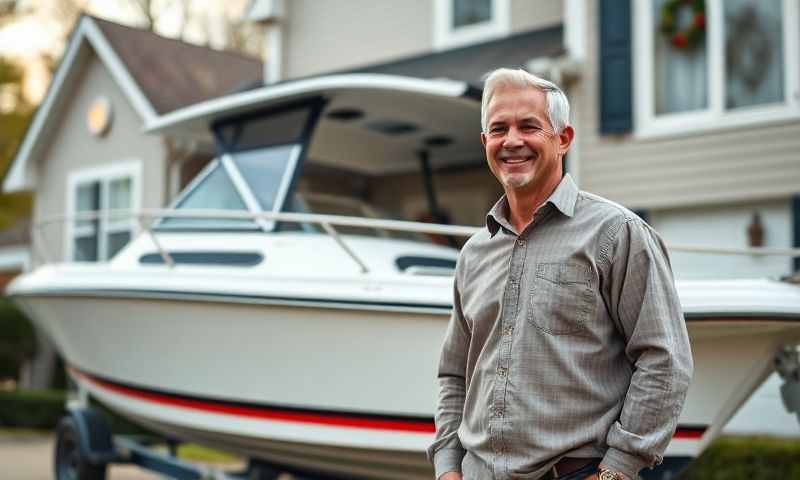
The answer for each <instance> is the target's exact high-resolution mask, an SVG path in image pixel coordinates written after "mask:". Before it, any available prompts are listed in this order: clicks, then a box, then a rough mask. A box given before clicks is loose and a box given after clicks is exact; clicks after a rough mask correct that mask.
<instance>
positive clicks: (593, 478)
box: [583, 473, 600, 480]
mask: <svg viewBox="0 0 800 480" xmlns="http://www.w3.org/2000/svg"><path fill="white" fill-rule="evenodd" d="M583 480H600V477H599V476H598V475H597V474H596V473H593V474H591V475H589V476H588V477H586V478H584V479H583Z"/></svg>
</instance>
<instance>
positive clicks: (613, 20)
mask: <svg viewBox="0 0 800 480" xmlns="http://www.w3.org/2000/svg"><path fill="white" fill-rule="evenodd" d="M599 18H600V133H601V134H604V135H605V134H610V133H625V132H629V131H631V130H632V129H633V98H632V97H633V89H632V88H631V81H632V80H631V77H632V68H631V64H632V58H631V0H600V16H599Z"/></svg>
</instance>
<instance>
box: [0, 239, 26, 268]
mask: <svg viewBox="0 0 800 480" xmlns="http://www.w3.org/2000/svg"><path fill="white" fill-rule="evenodd" d="M30 264H31V251H30V248H29V247H28V246H27V245H14V246H8V247H0V272H14V271H20V272H26V271H28V268H29V267H30Z"/></svg>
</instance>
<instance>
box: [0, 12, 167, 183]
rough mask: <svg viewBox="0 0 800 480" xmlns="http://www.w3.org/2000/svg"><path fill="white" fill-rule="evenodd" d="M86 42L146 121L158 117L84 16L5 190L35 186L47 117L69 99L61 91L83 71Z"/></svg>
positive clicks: (17, 158)
mask: <svg viewBox="0 0 800 480" xmlns="http://www.w3.org/2000/svg"><path fill="white" fill-rule="evenodd" d="M84 41H86V42H88V44H89V45H90V46H91V47H92V48H93V49H94V51H95V52H96V53H97V56H98V58H100V60H101V61H102V62H103V64H104V65H105V66H106V68H108V70H109V71H110V73H111V76H112V78H114V80H115V81H116V82H117V84H118V85H119V87H120V88H121V89H122V92H123V94H125V96H126V97H127V98H128V100H129V101H130V102H131V104H132V105H133V107H134V109H135V110H136V111H137V113H139V115H140V116H141V117H142V119H143V120H144V122H145V124H146V123H148V122H151V121H153V119H154V118H155V117H157V116H158V115H157V113H156V112H155V110H154V109H153V106H152V105H151V104H150V102H149V101H148V100H147V98H146V97H145V96H144V94H143V93H142V91H141V89H139V86H138V85H137V84H136V82H135V81H134V80H133V77H131V75H130V72H128V70H127V69H126V68H125V65H124V64H123V63H122V61H121V60H120V59H119V56H117V54H116V52H114V49H113V48H111V46H110V45H109V43H108V41H107V40H106V38H105V37H104V36H103V34H102V32H101V31H100V28H99V27H98V26H97V24H96V23H95V22H94V20H93V19H92V18H91V17H83V18H81V20H80V23H79V24H78V26H77V27H76V29H75V31H74V32H73V34H72V37H71V39H70V42H69V45H68V46H67V50H66V53H65V54H64V58H63V60H62V61H61V62H60V63H59V65H58V69H57V70H56V73H55V75H54V76H53V81H52V83H51V84H50V87H49V88H48V91H47V95H46V96H45V98H44V100H43V101H42V103H41V105H40V106H39V108H37V109H36V113H35V114H34V117H33V121H32V122H31V126H30V128H29V129H28V131H27V132H26V133H25V137H24V138H23V139H22V144H21V145H20V147H19V150H18V151H17V155H16V156H15V157H14V159H13V161H12V164H11V168H10V170H9V172H8V175H7V176H6V178H5V179H4V181H3V191H5V192H15V191H20V190H29V189H32V188H34V187H35V186H36V178H35V174H34V173H35V165H34V162H32V161H31V156H32V155H33V151H34V149H35V148H36V147H37V146H38V143H39V142H38V140H39V137H40V135H41V134H42V133H43V131H44V129H45V127H46V125H47V122H48V120H50V119H51V118H55V117H56V115H54V112H53V109H55V108H57V107H58V106H60V104H62V103H63V102H65V101H68V99H67V98H64V97H62V95H61V93H62V90H63V88H64V87H65V84H66V83H67V82H68V81H69V80H70V79H71V78H73V77H74V76H75V75H77V73H78V71H79V70H80V69H78V68H77V66H76V63H80V62H78V59H79V58H80V57H81V55H80V54H81V51H82V48H81V47H83V45H84Z"/></svg>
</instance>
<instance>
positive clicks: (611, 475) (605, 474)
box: [597, 468, 625, 480]
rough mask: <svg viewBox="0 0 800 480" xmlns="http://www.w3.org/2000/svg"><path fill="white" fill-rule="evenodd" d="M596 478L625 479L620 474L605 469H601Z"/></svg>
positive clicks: (607, 479)
mask: <svg viewBox="0 0 800 480" xmlns="http://www.w3.org/2000/svg"><path fill="white" fill-rule="evenodd" d="M597 478H599V479H600V480H625V477H624V476H623V475H622V474H621V473H619V472H614V471H611V470H609V469H607V468H601V469H600V472H599V473H598V475H597Z"/></svg>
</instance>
